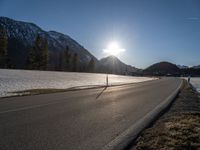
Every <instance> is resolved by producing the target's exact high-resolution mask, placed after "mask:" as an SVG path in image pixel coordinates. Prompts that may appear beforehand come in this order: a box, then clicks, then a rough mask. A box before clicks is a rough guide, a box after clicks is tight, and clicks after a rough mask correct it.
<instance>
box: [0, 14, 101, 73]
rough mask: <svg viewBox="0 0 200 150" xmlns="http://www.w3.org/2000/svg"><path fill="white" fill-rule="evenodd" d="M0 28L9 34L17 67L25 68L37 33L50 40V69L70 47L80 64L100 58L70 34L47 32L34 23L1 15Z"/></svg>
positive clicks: (9, 49)
mask: <svg viewBox="0 0 200 150" xmlns="http://www.w3.org/2000/svg"><path fill="white" fill-rule="evenodd" d="M0 30H6V32H7V36H8V53H9V57H10V59H11V63H12V65H13V66H15V68H20V69H24V68H25V63H26V59H27V55H28V53H29V50H30V48H31V47H32V46H33V44H34V41H35V39H36V37H37V35H40V36H42V37H43V38H45V39H46V40H47V42H48V48H49V69H51V70H55V69H56V68H57V66H58V63H59V61H58V60H59V54H60V52H62V51H64V50H65V49H66V46H68V47H69V51H70V53H72V54H74V53H77V54H78V57H79V65H86V64H88V62H89V61H90V60H91V58H93V59H94V60H95V63H97V64H98V60H97V59H96V58H95V57H94V56H93V55H92V54H91V53H90V52H89V51H88V50H86V49H85V48H84V47H83V46H81V45H80V44H79V43H77V42H76V41H75V40H73V39H72V38H70V37H69V36H68V35H64V34H62V33H58V32H55V31H49V32H46V31H44V30H42V29H41V28H40V27H38V26H37V25H35V24H33V23H27V22H22V21H15V20H13V19H9V18H7V17H0Z"/></svg>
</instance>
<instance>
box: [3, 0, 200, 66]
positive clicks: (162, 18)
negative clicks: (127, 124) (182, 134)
mask: <svg viewBox="0 0 200 150" xmlns="http://www.w3.org/2000/svg"><path fill="white" fill-rule="evenodd" d="M0 16H6V17H10V18H13V19H16V20H22V21H28V22H33V23H35V24H37V25H39V26H40V27H41V28H43V29H44V30H46V31H49V30H55V31H59V32H62V33H64V34H67V35H69V36H71V37H72V38H74V39H75V40H77V41H78V42H79V43H80V44H82V45H83V46H84V47H85V48H86V49H88V50H89V51H90V52H91V53H92V54H93V55H95V56H96V57H97V58H101V57H103V56H105V54H104V53H103V49H105V48H106V47H107V45H108V43H109V42H111V41H117V42H118V43H120V46H121V48H123V49H126V51H125V52H123V53H122V54H121V55H120V56H119V57H120V59H121V60H122V61H124V62H125V63H127V64H131V65H133V66H136V67H140V68H145V67H147V66H148V65H150V64H152V63H155V62H158V61H161V60H165V61H171V62H173V63H176V64H184V65H189V66H192V65H199V64H200V0H0Z"/></svg>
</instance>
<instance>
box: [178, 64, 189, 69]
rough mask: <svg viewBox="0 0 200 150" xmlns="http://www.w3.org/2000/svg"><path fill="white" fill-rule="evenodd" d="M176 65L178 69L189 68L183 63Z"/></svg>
mask: <svg viewBox="0 0 200 150" xmlns="http://www.w3.org/2000/svg"><path fill="white" fill-rule="evenodd" d="M177 67H178V68H179V69H188V68H189V67H188V66H185V65H177Z"/></svg>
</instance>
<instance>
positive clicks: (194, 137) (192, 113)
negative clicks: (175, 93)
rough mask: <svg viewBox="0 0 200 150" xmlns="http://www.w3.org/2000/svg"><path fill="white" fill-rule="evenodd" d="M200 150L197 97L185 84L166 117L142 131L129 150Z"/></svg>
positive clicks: (198, 103)
mask: <svg viewBox="0 0 200 150" xmlns="http://www.w3.org/2000/svg"><path fill="white" fill-rule="evenodd" d="M160 149H161V150H200V95H199V94H198V93H197V92H195V91H193V90H192V88H191V86H190V85H189V84H187V82H184V87H183V89H182V90H181V93H180V94H179V97H178V98H177V99H176V101H175V102H174V103H173V104H172V107H171V108H170V109H169V111H168V112H167V113H165V114H164V115H163V116H162V117H160V118H159V119H158V120H157V121H156V122H155V123H154V124H153V125H152V126H151V127H149V128H148V129H146V130H145V131H143V133H142V134H141V136H140V137H138V139H137V140H136V141H135V143H134V144H133V147H132V148H131V150H160Z"/></svg>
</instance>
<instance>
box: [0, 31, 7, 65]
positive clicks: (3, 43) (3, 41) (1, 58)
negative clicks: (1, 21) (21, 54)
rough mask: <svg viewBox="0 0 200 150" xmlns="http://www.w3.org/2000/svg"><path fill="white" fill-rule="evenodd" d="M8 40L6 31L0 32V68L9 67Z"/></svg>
mask: <svg viewBox="0 0 200 150" xmlns="http://www.w3.org/2000/svg"><path fill="white" fill-rule="evenodd" d="M7 44H8V38H7V34H6V31H5V30H4V29H1V30H0V67H1V68H6V67H7V60H8V52H7Z"/></svg>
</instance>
